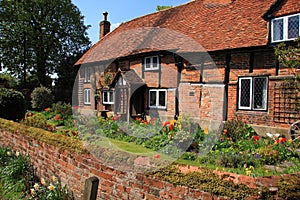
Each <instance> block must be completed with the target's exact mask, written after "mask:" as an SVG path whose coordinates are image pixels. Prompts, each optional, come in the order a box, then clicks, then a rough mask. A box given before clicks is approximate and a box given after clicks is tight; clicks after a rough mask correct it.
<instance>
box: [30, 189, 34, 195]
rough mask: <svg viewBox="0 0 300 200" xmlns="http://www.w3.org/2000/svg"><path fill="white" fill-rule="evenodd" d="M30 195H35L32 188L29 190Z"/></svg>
mask: <svg viewBox="0 0 300 200" xmlns="http://www.w3.org/2000/svg"><path fill="white" fill-rule="evenodd" d="M30 194H31V195H32V196H34V195H35V190H34V189H33V188H32V189H30Z"/></svg>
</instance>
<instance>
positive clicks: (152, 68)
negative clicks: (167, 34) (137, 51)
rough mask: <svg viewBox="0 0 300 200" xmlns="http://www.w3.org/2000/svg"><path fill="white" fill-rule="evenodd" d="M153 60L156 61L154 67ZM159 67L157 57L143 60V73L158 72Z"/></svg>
mask: <svg viewBox="0 0 300 200" xmlns="http://www.w3.org/2000/svg"><path fill="white" fill-rule="evenodd" d="M153 58H156V59H157V63H156V66H154V63H153ZM147 59H150V63H149V67H148V65H147V62H146V61H147ZM159 66H160V64H159V56H148V57H145V58H144V69H145V71H151V70H158V69H159Z"/></svg>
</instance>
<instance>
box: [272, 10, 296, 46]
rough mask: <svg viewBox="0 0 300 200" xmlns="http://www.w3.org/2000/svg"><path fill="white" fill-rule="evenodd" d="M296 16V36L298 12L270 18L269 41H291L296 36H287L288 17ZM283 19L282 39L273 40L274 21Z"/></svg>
mask: <svg viewBox="0 0 300 200" xmlns="http://www.w3.org/2000/svg"><path fill="white" fill-rule="evenodd" d="M294 16H298V17H299V32H298V36H300V13H297V14H294V15H287V16H284V17H277V18H274V19H272V20H271V41H272V42H283V41H291V40H294V39H296V38H297V37H296V38H288V19H289V18H290V17H294ZM279 19H283V38H282V40H274V21H276V20H279Z"/></svg>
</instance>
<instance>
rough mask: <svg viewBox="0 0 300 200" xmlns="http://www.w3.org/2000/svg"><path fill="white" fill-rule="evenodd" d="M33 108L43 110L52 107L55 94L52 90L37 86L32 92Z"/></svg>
mask: <svg viewBox="0 0 300 200" xmlns="http://www.w3.org/2000/svg"><path fill="white" fill-rule="evenodd" d="M31 99H32V100H31V103H32V108H35V109H37V110H43V109H45V108H47V107H51V105H52V103H53V95H52V93H51V90H50V89H49V88H46V87H43V86H41V87H37V88H35V89H34V90H33V91H32V93H31Z"/></svg>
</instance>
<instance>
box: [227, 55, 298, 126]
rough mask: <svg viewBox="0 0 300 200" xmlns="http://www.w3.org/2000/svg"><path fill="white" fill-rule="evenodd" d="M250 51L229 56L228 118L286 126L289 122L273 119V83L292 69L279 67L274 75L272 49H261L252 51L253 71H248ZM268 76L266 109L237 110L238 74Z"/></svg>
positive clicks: (281, 79)
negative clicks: (279, 121)
mask: <svg viewBox="0 0 300 200" xmlns="http://www.w3.org/2000/svg"><path fill="white" fill-rule="evenodd" d="M249 60H250V53H237V54H235V55H232V56H231V63H230V82H229V85H228V119H229V120H230V119H233V118H235V117H238V118H239V119H241V120H242V121H244V122H245V123H248V124H256V125H263V126H272V127H275V126H276V127H282V128H288V127H289V123H278V122H275V121H274V85H275V83H278V82H280V81H283V80H284V77H285V76H286V75H291V74H292V70H290V69H287V68H280V69H279V71H278V75H276V67H275V63H276V59H275V55H274V52H273V51H261V52H255V53H254V66H253V72H252V73H249V64H247V62H248V63H249ZM245 75H246V76H257V75H267V76H269V85H268V110H267V111H245V110H237V103H238V102H237V97H238V91H237V89H238V82H237V81H238V77H239V76H245Z"/></svg>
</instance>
